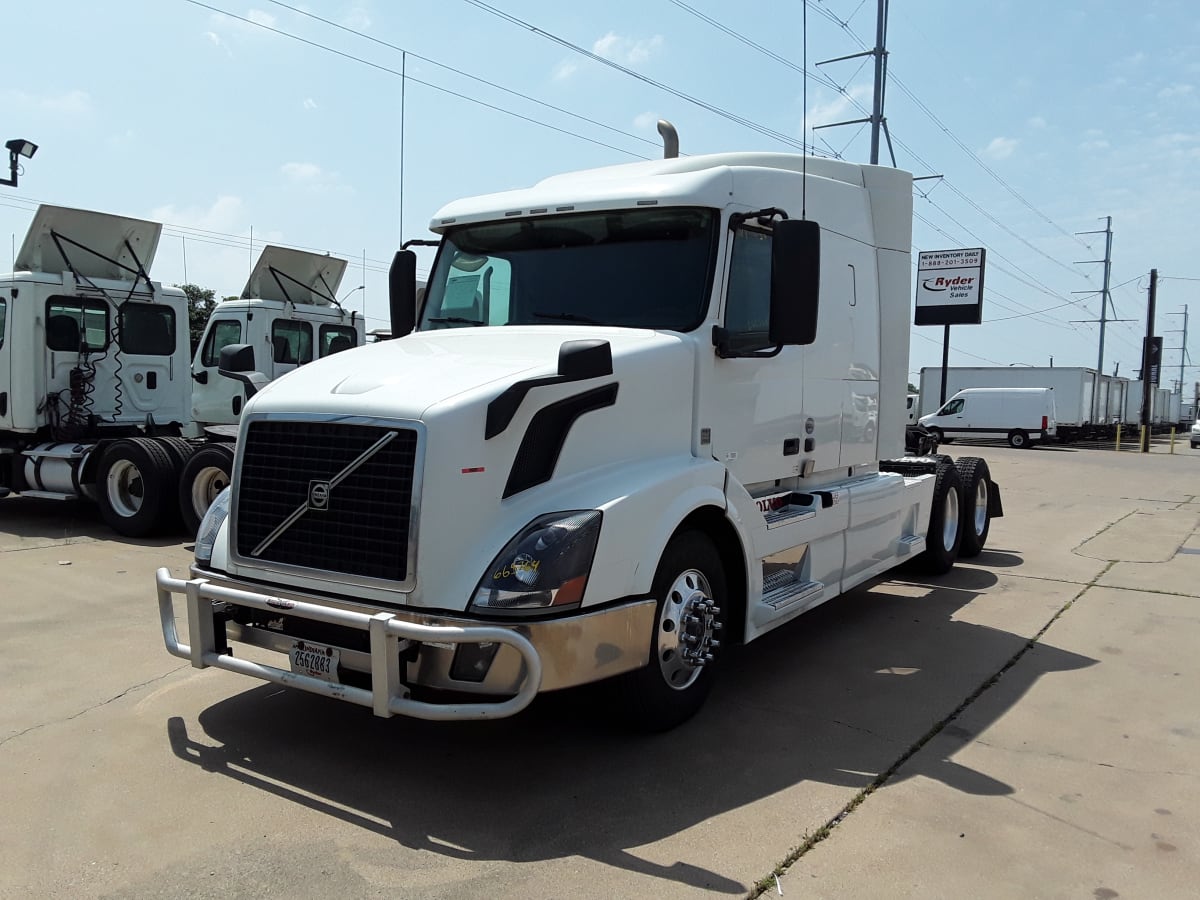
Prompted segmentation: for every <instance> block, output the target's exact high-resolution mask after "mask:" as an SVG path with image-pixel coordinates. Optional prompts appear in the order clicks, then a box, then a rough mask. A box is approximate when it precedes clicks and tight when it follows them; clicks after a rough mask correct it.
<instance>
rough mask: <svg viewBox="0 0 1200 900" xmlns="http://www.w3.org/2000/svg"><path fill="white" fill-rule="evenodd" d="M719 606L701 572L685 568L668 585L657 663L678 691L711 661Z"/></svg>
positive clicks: (660, 622) (660, 623)
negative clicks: (714, 600) (685, 569)
mask: <svg viewBox="0 0 1200 900" xmlns="http://www.w3.org/2000/svg"><path fill="white" fill-rule="evenodd" d="M720 614H721V610H720V608H719V607H718V606H717V605H716V603H715V602H713V599H712V588H711V587H710V586H709V583H708V579H707V578H705V577H704V573H703V572H700V571H698V570H697V569H688V570H687V571H685V572H682V573H680V574H679V575H678V576H677V577H676V578H675V580H674V581H673V582H672V583H671V586H670V588H668V589H667V596H666V597H665V598H664V600H663V609H662V615H661V616H660V617H659V621H658V641H657V649H658V665H659V669H660V670H661V671H662V676H663V680H664V681H665V682H666V683H667V686H668V687H670V688H673V689H674V690H677V691H682V690H685V689H687V688H689V687H691V686H692V685H693V684H694V683H695V681H696V679H697V678H699V677H700V673H701V672H702V671H703V669H704V666H706V665H707V664H708V663H710V662H712V659H713V651H714V650H716V649H717V647H719V646H720V645H721V644H720V641H718V640H716V638H715V637H714V635H715V633H716V632H718V631H720V629H721V623H720V621H718V618H717V617H718V616H720Z"/></svg>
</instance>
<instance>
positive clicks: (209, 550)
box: [196, 488, 231, 566]
mask: <svg viewBox="0 0 1200 900" xmlns="http://www.w3.org/2000/svg"><path fill="white" fill-rule="evenodd" d="M230 496H231V495H230V493H229V488H225V490H223V491H221V493H219V494H217V499H215V500H214V501H213V502H212V506H210V507H209V508H208V512H206V513H205V514H204V518H203V519H201V520H200V530H199V531H197V532H196V562H198V563H200V564H201V565H204V566H207V565H208V564H209V563H211V562H212V555H213V544H215V543H216V542H217V532H218V531H220V530H221V526H222V525H223V524H225V519H226V517H227V516H228V515H229V498H230Z"/></svg>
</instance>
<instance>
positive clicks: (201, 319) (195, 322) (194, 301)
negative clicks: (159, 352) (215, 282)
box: [175, 284, 217, 356]
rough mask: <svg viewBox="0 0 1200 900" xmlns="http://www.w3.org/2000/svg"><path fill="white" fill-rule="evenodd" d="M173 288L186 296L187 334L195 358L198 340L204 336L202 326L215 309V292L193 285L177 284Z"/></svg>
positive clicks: (198, 344)
mask: <svg viewBox="0 0 1200 900" xmlns="http://www.w3.org/2000/svg"><path fill="white" fill-rule="evenodd" d="M175 287H177V288H179V289H180V290H181V291H183V292H184V294H186V295H187V301H188V334H189V336H190V337H191V348H192V356H195V355H196V348H197V347H198V346H200V338H201V336H202V335H203V334H204V326H205V324H206V323H207V322H208V317H209V316H211V315H212V312H213V310H214V309H216V308H217V295H216V291H214V290H213V289H212V288H202V287H200V286H199V285H195V284H177V285H175Z"/></svg>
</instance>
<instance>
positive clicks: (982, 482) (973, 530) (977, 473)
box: [955, 456, 992, 558]
mask: <svg viewBox="0 0 1200 900" xmlns="http://www.w3.org/2000/svg"><path fill="white" fill-rule="evenodd" d="M955 466H956V467H957V468H958V477H959V479H960V480H961V481H962V509H961V519H962V541H961V543H960V545H959V548H958V555H959V556H962V557H968V558H969V557H974V556H978V555H979V554H980V552H982V550H983V547H984V545H985V544H986V543H987V538H988V532H989V531H990V530H991V527H992V517H991V515H990V513H989V507H988V501H989V498H990V495H991V492H992V473H991V472H990V471H989V470H988V464H987V463H986V462H985V461H984V460H982V459H979V458H978V457H973V456H967V457H963V458H962V459H959V460H957V461H956V462H955Z"/></svg>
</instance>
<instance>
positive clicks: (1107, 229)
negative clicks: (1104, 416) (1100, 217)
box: [1073, 216, 1130, 423]
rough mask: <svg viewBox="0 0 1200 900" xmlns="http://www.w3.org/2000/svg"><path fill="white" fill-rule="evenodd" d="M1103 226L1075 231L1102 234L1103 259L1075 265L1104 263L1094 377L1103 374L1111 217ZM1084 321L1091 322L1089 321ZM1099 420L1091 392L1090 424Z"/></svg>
mask: <svg viewBox="0 0 1200 900" xmlns="http://www.w3.org/2000/svg"><path fill="white" fill-rule="evenodd" d="M1104 220H1105V224H1104V230H1103V231H1077V232H1075V233H1076V234H1077V235H1082V234H1102V235H1104V259H1083V260H1079V261H1078V262H1077V263H1076V265H1086V264H1089V263H1104V287H1103V288H1102V289H1101V297H1100V318H1099V319H1096V320H1094V321H1096V322H1098V323H1099V324H1100V353H1099V356H1098V357H1097V359H1096V375H1097V376H1100V375H1103V374H1104V326H1105V324H1106V323H1107V322H1109V321H1110V320H1109V318H1108V304H1109V303H1110V300H1109V296H1108V279H1109V275H1110V273H1111V272H1112V216H1105V217H1104ZM1073 293H1090V292H1088V291H1083V292H1081V291H1074V292H1073ZM1116 312H1117V311H1116V309H1114V310H1113V315H1114V316H1115V315H1116ZM1085 321H1089V322H1090V321H1093V320H1091V319H1088V320H1085ZM1111 321H1113V322H1123V321H1130V320H1128V319H1116V318H1114V319H1112V320H1111ZM1099 420H1100V391H1099V390H1095V391H1092V422H1093V423H1096V422H1098V421H1099Z"/></svg>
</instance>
